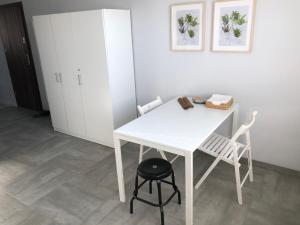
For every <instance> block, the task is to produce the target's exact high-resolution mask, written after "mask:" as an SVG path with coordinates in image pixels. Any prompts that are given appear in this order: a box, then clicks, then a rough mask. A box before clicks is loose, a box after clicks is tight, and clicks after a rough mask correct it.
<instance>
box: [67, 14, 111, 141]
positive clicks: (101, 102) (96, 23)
mask: <svg viewBox="0 0 300 225" xmlns="http://www.w3.org/2000/svg"><path fill="white" fill-rule="evenodd" d="M101 12H102V11H101V10H94V11H88V12H78V13H74V14H73V31H74V33H75V34H76V37H75V38H76V46H77V51H78V57H79V61H78V64H79V65H80V71H79V73H78V76H80V77H81V79H82V85H81V88H82V94H83V95H82V96H83V102H84V112H85V118H86V133H87V137H89V138H90V139H92V140H94V141H96V142H98V143H101V144H104V145H108V146H113V141H112V132H113V118H112V103H111V96H110V89H109V83H108V76H107V73H108V71H107V66H106V65H107V62H106V49H105V43H104V34H103V24H102V13H101Z"/></svg>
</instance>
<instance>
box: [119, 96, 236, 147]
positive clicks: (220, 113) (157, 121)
mask: <svg viewBox="0 0 300 225" xmlns="http://www.w3.org/2000/svg"><path fill="white" fill-rule="evenodd" d="M235 106H236V105H233V106H232V107H231V108H230V109H228V110H218V109H210V108H207V107H206V106H205V105H202V104H201V105H198V104H194V108H190V109H188V110H184V109H182V107H181V106H180V105H179V103H178V101H177V98H176V99H173V100H171V101H169V102H167V103H165V104H163V105H161V106H159V107H158V108H156V109H154V110H152V111H151V112H149V113H147V114H145V115H143V116H141V117H139V118H137V119H135V120H133V121H131V122H129V123H127V124H125V125H124V126H122V127H120V128H118V129H116V130H115V131H114V134H116V135H119V136H120V137H129V138H134V139H138V140H143V141H146V142H149V143H156V144H159V145H161V146H166V147H168V148H175V149H179V150H182V151H195V150H196V149H197V148H198V147H199V146H200V145H201V144H202V143H203V142H204V141H205V139H207V138H208V137H209V136H210V135H211V134H212V133H213V132H214V131H215V130H216V129H217V128H218V127H219V126H220V125H221V124H222V123H223V122H224V121H225V120H226V119H227V118H228V117H229V116H230V115H231V114H232V113H233V112H234V108H235ZM121 139H122V138H121ZM125 139H126V138H125Z"/></svg>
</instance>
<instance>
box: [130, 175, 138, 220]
mask: <svg viewBox="0 0 300 225" xmlns="http://www.w3.org/2000/svg"><path fill="white" fill-rule="evenodd" d="M138 191H139V176H138V175H136V177H135V187H134V191H133V197H132V198H131V200H130V213H131V214H132V213H133V200H134V199H135V198H136V197H137V195H138Z"/></svg>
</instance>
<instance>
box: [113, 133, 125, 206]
mask: <svg viewBox="0 0 300 225" xmlns="http://www.w3.org/2000/svg"><path fill="white" fill-rule="evenodd" d="M114 146H115V156H116V164H117V176H118V186H119V196H120V201H121V202H125V201H126V196H125V187H124V176H123V165H122V153H121V143H120V139H119V138H118V137H116V136H114Z"/></svg>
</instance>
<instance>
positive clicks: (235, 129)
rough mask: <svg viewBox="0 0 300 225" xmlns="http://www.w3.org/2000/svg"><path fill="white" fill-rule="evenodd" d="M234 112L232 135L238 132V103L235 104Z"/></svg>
mask: <svg viewBox="0 0 300 225" xmlns="http://www.w3.org/2000/svg"><path fill="white" fill-rule="evenodd" d="M234 107H235V108H234V112H233V117H232V132H231V137H233V135H234V134H235V133H236V132H237V127H238V119H239V118H238V117H239V106H238V105H236V106H234Z"/></svg>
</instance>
